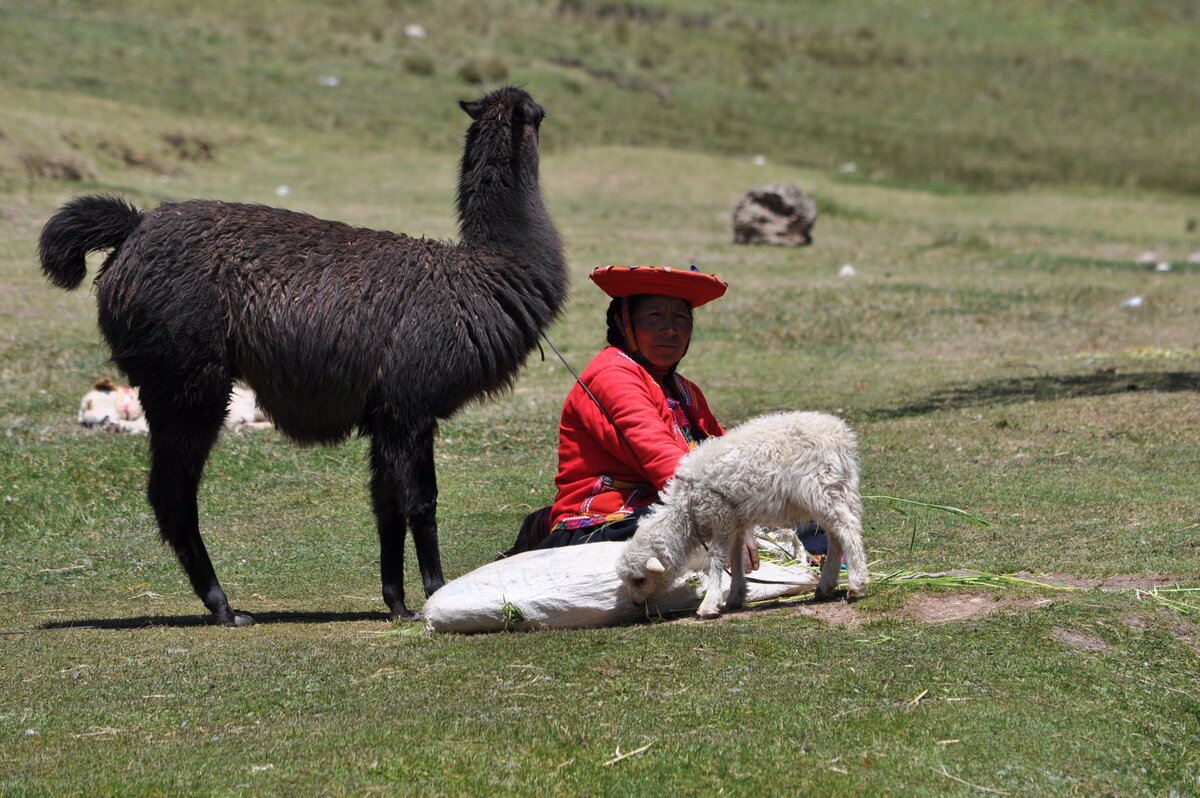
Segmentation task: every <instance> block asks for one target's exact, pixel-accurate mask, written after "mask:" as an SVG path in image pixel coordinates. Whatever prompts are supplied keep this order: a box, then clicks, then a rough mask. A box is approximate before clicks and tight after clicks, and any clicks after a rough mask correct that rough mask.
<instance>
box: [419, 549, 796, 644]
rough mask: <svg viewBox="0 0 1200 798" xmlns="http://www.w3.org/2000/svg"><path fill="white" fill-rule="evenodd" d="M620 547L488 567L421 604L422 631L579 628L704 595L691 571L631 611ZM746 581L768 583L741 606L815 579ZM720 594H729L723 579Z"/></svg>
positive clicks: (677, 607) (518, 558) (768, 575)
mask: <svg viewBox="0 0 1200 798" xmlns="http://www.w3.org/2000/svg"><path fill="white" fill-rule="evenodd" d="M625 546H626V543H625V542H623V541H619V542H606V543H586V544H583V545H579V546H563V547H560V548H554V549H543V550H540V551H528V552H524V553H522V554H517V555H515V556H512V557H508V558H506V559H503V560H497V561H495V562H491V563H488V564H487V565H484V566H482V567H480V568H477V569H475V570H474V571H471V572H470V573H468V574H464V575H463V576H460V577H459V578H458V579H455V580H453V581H452V582H448V583H447V584H445V585H444V586H443V587H442V588H441V589H440V590H438V591H437V592H436V593H434V594H433V595H432V596H430V597H429V599H428V600H427V601H426V602H425V607H424V609H423V610H422V614H423V615H424V616H425V628H426V629H428V630H429V631H431V632H458V633H471V632H498V631H502V630H504V629H513V630H518V629H519V630H532V629H586V628H589V627H595V626H613V625H615V624H619V623H623V622H626V621H632V620H636V619H638V618H643V617H646V616H650V617H655V616H658V615H666V614H669V613H674V612H680V611H685V610H694V609H696V608H697V607H699V606H700V599H701V598H702V597H703V595H704V588H703V577H702V575H701V574H700V573H699V572H695V573H690V574H682V575H681V578H679V579H677V580H676V581H675V582H674V583H673V584H672V585H671V586H669V587H667V588H664V589H663V590H661V591H659V592H658V593H657V594H655V595H654V596H653V597H651V600H650V601H649V602H648V603H647V605H646V606H638V605H636V604H634V603H633V602H632V601H631V600H630V599H629V594H628V592H627V591H626V590H625V587H624V585H622V584H621V580H620V579H618V578H617V572H616V569H617V558H618V557H620V556H621V552H622V551H623V550H624V548H625ZM750 578H752V579H761V580H764V581H769V582H771V583H772V584H758V583H756V582H750V583H749V584H748V585H747V588H748V591H747V595H746V601H747V602H750V601H763V600H766V599H772V598H779V597H781V596H794V595H796V594H799V593H807V592H809V591H811V590H813V588H814V586H815V585H816V583H817V575H816V574H814V573H813V572H812V571H810V570H808V569H807V568H784V567H782V566H779V565H774V564H772V563H766V562H764V563H763V564H762V567H760V568H759V569H758V570H757V571H755V572H754V573H752V574H750ZM779 583H782V584H779ZM722 589H723V590H728V589H729V581H728V577H726V579H725V582H724V584H723V585H722Z"/></svg>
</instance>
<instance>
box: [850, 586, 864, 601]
mask: <svg viewBox="0 0 1200 798" xmlns="http://www.w3.org/2000/svg"><path fill="white" fill-rule="evenodd" d="M865 595H867V591H865V590H863V589H862V588H857V589H853V588H852V589H850V590H847V591H846V601H858V600H859V599H860V598H862V597H863V596H865Z"/></svg>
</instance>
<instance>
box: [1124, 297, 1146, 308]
mask: <svg viewBox="0 0 1200 798" xmlns="http://www.w3.org/2000/svg"><path fill="white" fill-rule="evenodd" d="M1145 301H1146V298H1145V297H1142V296H1131V297H1129V299H1126V300H1124V301H1123V302H1121V307H1123V308H1140V307H1141V306H1142V304H1143V303H1144V302H1145Z"/></svg>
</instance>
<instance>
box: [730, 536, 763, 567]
mask: <svg viewBox="0 0 1200 798" xmlns="http://www.w3.org/2000/svg"><path fill="white" fill-rule="evenodd" d="M730 559H732V555H731V556H730ZM758 564H759V563H758V538H757V537H755V536H754V534H753V533H751V534H749V535H746V545H745V547H744V548H743V549H742V570H744V571H745V572H746V573H751V572H753V571H757V570H758ZM725 566H726V567H727V568H733V564H732V563H728V562H727V563H725Z"/></svg>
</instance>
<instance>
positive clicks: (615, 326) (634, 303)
mask: <svg viewBox="0 0 1200 798" xmlns="http://www.w3.org/2000/svg"><path fill="white" fill-rule="evenodd" d="M652 296H654V294H634V295H633V296H631V297H629V315H630V317H631V318H632V317H633V314H635V313H637V311H638V308H639V307H640V306H641V304H642V303H643V302H645V301H646V300H647V299H649V298H650V297H652ZM683 301H684V302H685V303H686V304H687V306H688V310H691V309H692V303H691V302H688V301H687V300H686V299H685V300H683ZM604 318H605V319H606V320H607V321H608V333H607V340H608V345H609V346H615V347H616V348H617V349H620V350H621V351H622V352H624V353H625V354H630V352H629V348H628V346H627V345H626V343H625V324H624V322H623V321H622V320H621V299H620V298H619V297H615V298H613V301H612V302H609V303H608V310H606V311H605V312H604Z"/></svg>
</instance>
